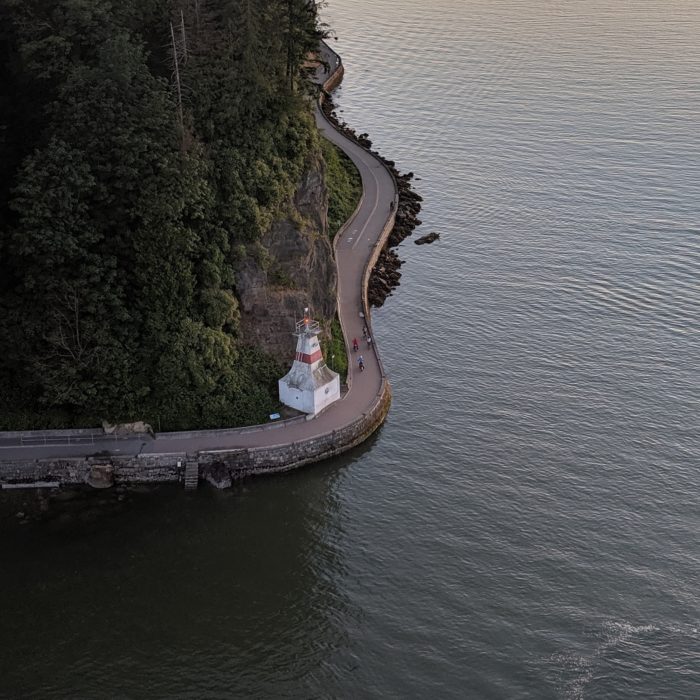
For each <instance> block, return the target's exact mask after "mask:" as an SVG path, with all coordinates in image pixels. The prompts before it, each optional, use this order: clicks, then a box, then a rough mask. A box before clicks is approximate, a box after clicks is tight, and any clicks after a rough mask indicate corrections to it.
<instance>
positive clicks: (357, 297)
mask: <svg viewBox="0 0 700 700" xmlns="http://www.w3.org/2000/svg"><path fill="white" fill-rule="evenodd" d="M321 57H322V59H323V62H324V65H322V66H321V67H319V69H318V70H317V73H316V80H317V82H319V84H320V85H321V86H323V88H324V89H331V88H332V87H334V86H335V85H336V84H337V83H338V82H340V79H341V78H342V73H343V67H342V62H341V61H340V58H339V57H338V56H337V54H335V52H333V51H332V50H331V49H330V48H329V47H328V46H327V45H326V44H323V45H322V50H321ZM315 118H316V124H317V126H318V128H319V131H320V132H321V133H322V134H323V136H324V137H325V138H327V139H328V140H329V141H331V142H332V143H334V144H335V145H337V146H338V147H339V148H341V149H342V150H343V151H344V152H345V153H346V154H347V155H348V157H349V158H350V159H351V160H352V161H353V163H354V164H355V165H356V167H357V169H358V171H359V173H360V176H361V178H362V187H363V192H362V198H361V201H360V204H359V205H358V207H357V210H356V211H355V213H354V215H353V216H352V217H351V218H350V219H349V220H348V221H347V222H346V224H345V225H344V226H343V227H342V228H341V230H340V231H339V232H338V234H337V235H336V238H335V242H334V246H335V254H336V264H337V267H338V316H339V318H340V322H341V325H342V328H343V332H344V335H345V340H346V347H347V351H348V358H349V367H348V387H349V389H348V391H347V392H346V393H345V395H344V396H343V398H342V399H340V400H339V401H337V402H336V403H334V404H332V405H331V406H330V407H329V408H327V409H326V410H325V411H323V412H322V413H321V414H319V415H318V416H316V417H314V418H310V419H308V418H306V417H304V416H301V417H298V418H295V419H291V420H286V421H279V422H275V423H269V424H264V425H257V426H248V427H244V428H236V429H221V430H201V431H190V432H180V433H158V434H157V435H155V436H150V435H130V436H126V437H119V438H115V437H112V436H108V435H104V434H103V433H102V431H100V430H82V431H78V430H76V431H70V430H67V431H30V432H24V433H0V465H1V464H3V463H5V464H7V463H13V462H15V463H21V464H23V465H26V464H27V463H29V462H31V461H36V460H66V459H75V458H83V459H84V458H90V457H92V456H95V455H99V457H100V458H101V459H103V460H109V459H110V458H111V457H113V458H127V457H135V456H144V457H146V456H148V455H167V454H174V455H175V454H176V455H183V454H186V455H188V456H194V457H195V458H196V456H197V455H201V454H202V453H208V452H226V451H231V450H241V449H248V450H255V449H264V448H274V447H276V446H280V447H285V446H290V445H295V444H298V443H300V444H304V443H306V444H307V445H308V444H309V443H311V444H313V443H314V441H315V440H316V439H320V438H326V439H327V438H328V437H329V435H334V434H335V433H336V432H339V433H342V432H343V431H344V429H345V432H348V431H347V430H346V429H347V428H348V427H349V426H351V425H352V424H355V423H357V421H358V418H361V417H362V416H365V415H368V414H370V412H372V414H373V415H374V414H376V409H377V406H378V404H379V403H380V402H383V406H385V407H386V408H388V398H387V397H388V396H389V392H390V390H389V387H388V382H387V379H386V377H385V374H384V370H383V367H382V364H381V360H380V358H379V354H378V351H377V348H376V345H375V344H374V343H373V347H372V348H371V349H368V348H367V347H366V343H364V342H363V347H362V348H361V351H360V352H361V354H362V355H363V357H364V359H365V370H364V372H359V369H358V367H357V362H356V355H355V354H354V353H353V352H352V349H351V348H350V347H349V343H351V342H352V338H354V337H356V338H358V339H361V338H362V327H363V325H365V324H366V325H367V326H368V328H370V332H371V324H370V318H369V307H368V304H367V300H366V285H367V281H368V277H369V272H370V271H371V268H372V266H373V264H374V262H375V261H376V257H377V255H378V253H379V251H380V250H381V248H382V246H383V244H384V242H385V241H386V238H387V236H388V234H389V232H390V231H391V229H392V227H393V223H394V219H393V217H394V214H393V211H392V208H391V206H390V205H391V203H392V202H395V201H396V199H397V197H398V193H397V189H396V184H395V181H394V179H393V177H392V175H391V173H390V172H389V171H388V170H387V168H386V167H385V166H384V165H383V164H382V163H381V162H380V161H379V160H378V159H377V158H376V157H375V156H373V155H372V154H371V153H369V152H368V151H367V150H365V149H364V148H362V147H361V146H360V145H359V144H357V143H356V142H354V141H352V140H350V139H349V138H347V137H346V136H344V135H343V134H342V133H340V132H339V131H338V130H336V129H335V128H334V127H333V126H332V125H331V124H330V123H329V122H328V121H327V119H326V118H325V117H324V115H323V113H322V111H321V109H320V108H319V106H318V105H317V106H316V108H315ZM290 332H291V329H290ZM291 342H292V338H291V335H290V343H291ZM385 413H386V409H385V408H383V412H382V413H381V418H380V419H379V421H378V422H377V423H376V425H373V426H372V428H371V430H374V429H376V427H378V425H379V424H380V423H381V421H382V420H383V418H384V415H385ZM350 432H352V431H350ZM357 436H362V439H365V438H366V437H367V436H368V431H367V427H366V426H364V427H363V428H362V429H359V428H358V431H357ZM358 441H359V437H356V438H355V439H354V441H347V444H339V445H337V448H335V449H334V452H335V453H338V452H342V451H343V449H348V448H349V447H352V446H353V444H357V442H358ZM311 451H313V450H311ZM308 453H309V450H308V448H307V457H308ZM328 454H329V453H328V451H326V453H323V454H319V455H318V456H317V457H315V458H314V457H311V458H305V459H303V460H301V461H300V460H297V461H296V462H295V464H296V465H298V464H301V463H308V462H312V461H315V460H316V459H323V458H324V457H326V456H328ZM178 467H179V462H178ZM275 470H277V471H278V470H279V465H278V467H277V468H276V469H275ZM259 471H264V469H262V470H259ZM35 478H37V477H35Z"/></svg>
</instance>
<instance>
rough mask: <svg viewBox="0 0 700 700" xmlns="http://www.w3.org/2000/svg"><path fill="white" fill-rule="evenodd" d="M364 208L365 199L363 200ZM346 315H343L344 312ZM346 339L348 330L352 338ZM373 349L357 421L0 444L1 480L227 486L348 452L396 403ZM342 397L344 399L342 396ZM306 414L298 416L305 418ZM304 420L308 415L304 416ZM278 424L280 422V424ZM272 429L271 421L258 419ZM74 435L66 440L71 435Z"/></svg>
mask: <svg viewBox="0 0 700 700" xmlns="http://www.w3.org/2000/svg"><path fill="white" fill-rule="evenodd" d="M323 51H324V55H325V56H327V57H328V58H329V60H328V65H329V69H330V74H329V75H328V77H327V78H326V79H325V80H324V81H323V84H322V86H323V90H325V91H330V90H332V89H333V88H335V87H336V86H337V85H338V84H339V83H340V81H341V80H342V77H343V73H344V68H343V64H342V61H341V60H340V57H339V56H338V55H337V54H335V52H333V51H332V49H330V47H328V46H327V45H324V49H323ZM358 209H359V206H358ZM393 221H394V217H393V215H392V216H391V217H390V219H389V220H388V221H387V223H386V225H385V226H384V228H383V230H382V231H381V233H380V235H379V237H378V239H377V242H376V244H375V249H374V251H373V252H372V255H371V258H370V260H369V261H368V263H367V265H366V266H365V269H364V273H363V277H362V310H363V312H364V316H365V319H366V324H367V327H368V328H369V329H370V331H371V317H370V309H369V305H368V303H367V282H368V279H369V275H370V272H371V270H372V267H373V265H374V263H375V262H376V258H377V256H378V255H379V252H380V251H381V249H382V247H383V245H384V243H385V241H386V238H387V236H388V235H389V233H390V231H391V229H392V227H393ZM341 323H342V319H341ZM346 344H347V338H346ZM370 352H372V353H373V354H374V355H375V357H376V359H377V363H378V366H379V369H380V373H381V385H380V388H379V391H378V392H377V394H376V396H375V397H374V399H373V400H372V401H371V402H370V403H369V404H368V406H367V408H366V410H365V411H364V412H363V413H361V414H360V415H358V416H357V417H356V418H355V419H354V420H352V421H351V422H350V423H347V424H345V425H342V426H340V427H338V428H337V429H335V430H331V431H328V432H325V433H322V434H320V435H316V436H314V437H310V438H305V439H301V440H297V441H292V442H281V443H280V444H270V445H265V446H260V447H232V448H228V449H217V450H206V449H200V450H197V451H196V452H187V451H167V452H166V451H163V452H161V453H159V452H158V451H157V447H158V442H159V439H158V438H159V437H161V436H157V437H156V439H155V442H154V444H153V446H154V447H155V448H156V450H149V451H148V452H140V453H139V454H132V455H117V454H114V453H113V452H110V451H107V450H105V451H104V452H102V451H100V445H99V444H98V443H95V444H94V451H91V453H90V454H86V455H85V456H81V457H46V458H39V459H17V458H15V459H11V460H3V459H2V450H0V486H1V487H2V488H11V487H18V486H20V485H26V486H31V485H36V486H39V485H42V484H44V485H46V484H51V485H74V484H84V483H92V484H93V485H96V484H100V485H109V484H111V483H144V482H151V483H153V482H159V483H167V482H182V483H185V485H186V486H189V487H190V488H192V487H193V486H196V483H197V481H198V480H199V479H200V478H206V479H208V480H210V481H212V482H213V483H217V484H218V485H222V486H225V485H227V484H228V483H230V482H231V481H233V480H235V479H239V478H243V477H247V476H253V475H261V474H274V473H279V472H284V471H289V470H291V469H296V468H298V467H301V466H303V465H306V464H310V463H313V462H317V461H320V460H323V459H327V458H329V457H333V456H336V455H339V454H341V453H342V452H345V451H347V450H349V449H351V448H353V447H355V446H356V445H359V444H360V443H362V442H363V441H364V440H366V439H367V438H368V437H369V436H370V435H372V433H374V432H375V431H376V430H377V429H378V428H379V427H380V426H381V424H382V423H383V422H384V419H385V418H386V415H387V413H388V411H389V407H390V405H391V388H390V386H389V382H388V379H387V377H386V375H385V372H384V369H383V366H382V363H381V359H380V357H379V353H378V350H377V348H376V344H375V345H374V347H373V349H372V350H371V351H370ZM341 401H342V399H341ZM299 420H300V419H293V421H289V423H292V422H298V421H299ZM301 420H303V419H301ZM278 425H279V424H278ZM255 427H256V426H250V427H248V428H243V429H239V430H235V429H232V430H230V431H227V430H216V431H192V432H191V433H187V436H189V437H191V436H198V437H204V436H209V435H212V434H217V435H218V434H221V435H227V436H228V437H229V438H232V440H231V441H229V443H228V444H235V435H236V434H237V433H238V434H241V435H242V434H243V433H246V432H247V433H249V432H251V431H252V430H254V429H255ZM258 427H259V428H260V429H265V430H267V429H268V427H277V426H258ZM100 433H101V431H99V430H94V429H89V430H82V431H81V430H70V431H31V433H29V432H25V433H17V434H15V433H4V434H0V437H5V438H13V437H14V438H18V437H19V438H20V439H29V440H33V441H36V440H41V439H43V440H44V441H46V442H45V444H46V445H48V446H51V445H64V444H71V442H73V443H75V442H76V441H78V442H80V441H83V442H85V443H87V442H89V441H90V440H91V439H94V438H96V437H99V434H100ZM161 435H162V438H165V439H168V437H169V439H170V440H171V441H172V439H173V438H174V437H175V436H176V434H171V435H170V436H168V435H167V434H161ZM273 435H279V437H280V438H282V437H283V436H282V434H281V432H280V433H278V432H277V430H275V431H274V432H270V440H269V441H270V442H271V443H272V442H273V441H274V437H273ZM66 441H67V443H66Z"/></svg>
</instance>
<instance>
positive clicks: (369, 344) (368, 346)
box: [367, 335, 372, 350]
mask: <svg viewBox="0 0 700 700" xmlns="http://www.w3.org/2000/svg"><path fill="white" fill-rule="evenodd" d="M371 348H372V336H370V335H368V336H367V349H368V350H370V349H371Z"/></svg>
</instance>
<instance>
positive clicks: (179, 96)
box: [170, 22, 185, 151]
mask: <svg viewBox="0 0 700 700" xmlns="http://www.w3.org/2000/svg"><path fill="white" fill-rule="evenodd" d="M183 27H184V25H183ZM170 37H171V39H172V42H173V74H174V77H175V87H176V88H177V115H178V120H179V122H180V147H181V148H182V150H183V151H184V150H185V118H184V115H183V111H182V86H181V84H180V62H179V59H178V56H177V44H176V43H175V29H174V28H173V23H172V22H171V23H170Z"/></svg>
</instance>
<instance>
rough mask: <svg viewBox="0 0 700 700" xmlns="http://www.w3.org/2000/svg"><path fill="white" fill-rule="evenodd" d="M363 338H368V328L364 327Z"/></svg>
mask: <svg viewBox="0 0 700 700" xmlns="http://www.w3.org/2000/svg"><path fill="white" fill-rule="evenodd" d="M362 337H363V338H366V337H367V326H362Z"/></svg>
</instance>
